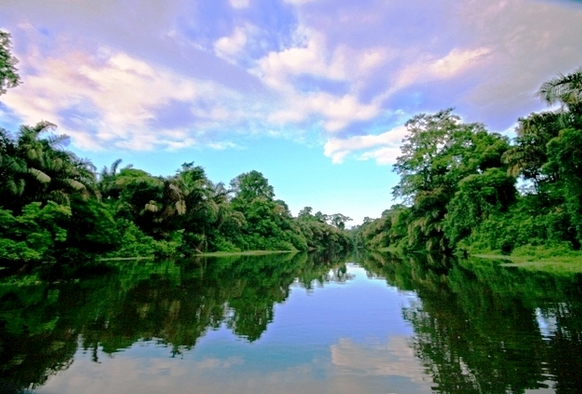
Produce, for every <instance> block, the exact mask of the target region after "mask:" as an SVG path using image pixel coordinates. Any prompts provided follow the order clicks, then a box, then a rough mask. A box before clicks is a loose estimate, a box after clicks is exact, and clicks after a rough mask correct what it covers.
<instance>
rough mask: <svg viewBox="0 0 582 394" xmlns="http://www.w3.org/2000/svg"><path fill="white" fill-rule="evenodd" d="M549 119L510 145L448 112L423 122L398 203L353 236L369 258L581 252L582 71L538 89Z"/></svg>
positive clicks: (537, 116)
mask: <svg viewBox="0 0 582 394" xmlns="http://www.w3.org/2000/svg"><path fill="white" fill-rule="evenodd" d="M537 95H538V96H539V97H540V98H541V99H542V100H543V101H544V102H545V103H547V104H548V105H550V106H553V108H556V107H557V105H559V107H558V108H557V109H552V110H549V111H545V112H540V113H532V114H530V115H528V116H526V117H523V118H520V119H519V120H518V123H517V128H516V137H515V138H514V139H513V140H510V139H509V138H508V137H506V136H503V135H501V134H498V133H492V132H489V131H487V130H486V129H485V126H483V125H482V124H480V123H464V122H462V121H461V119H460V117H459V116H457V115H455V114H454V113H453V112H452V110H451V109H447V110H443V111H440V112H438V113H436V114H420V115H417V116H415V117H413V118H412V119H410V120H409V121H408V122H407V123H406V127H407V129H408V134H407V136H406V137H405V138H404V140H403V145H402V146H401V155H400V156H399V157H398V158H397V161H396V164H395V165H394V171H395V172H396V173H397V174H398V175H400V181H399V183H398V184H397V185H396V186H395V187H394V188H393V195H394V197H395V198H398V199H400V200H401V201H402V202H403V203H402V204H398V205H394V206H392V207H391V208H390V209H387V210H386V211H384V212H383V214H382V217H381V218H378V219H369V218H366V219H365V221H364V223H363V224H362V225H361V226H360V227H358V228H357V229H355V230H354V237H355V239H356V242H357V244H359V245H360V246H367V247H371V248H385V247H393V248H397V249H401V250H433V251H442V252H452V251H455V250H456V251H461V252H496V253H503V254H510V253H512V252H515V251H516V250H517V249H520V250H521V251H522V252H523V251H528V250H529V252H533V253H535V250H536V248H554V249H555V250H556V251H558V252H563V253H569V252H570V251H572V250H578V249H580V244H581V242H582V68H580V69H578V70H577V71H575V72H573V73H571V74H568V75H559V76H558V77H556V78H553V79H551V80H549V81H547V82H544V83H543V84H542V85H541V87H540V89H539V90H538V92H537Z"/></svg>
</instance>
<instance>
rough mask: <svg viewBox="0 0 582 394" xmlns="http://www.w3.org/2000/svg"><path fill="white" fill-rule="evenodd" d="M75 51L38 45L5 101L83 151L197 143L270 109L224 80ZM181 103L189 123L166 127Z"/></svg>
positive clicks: (103, 52)
mask: <svg viewBox="0 0 582 394" xmlns="http://www.w3.org/2000/svg"><path fill="white" fill-rule="evenodd" d="M67 49H68V48H64V49H63V48H61V49H60V51H59V57H58V58H56V57H54V58H53V57H44V56H42V55H41V54H40V51H38V49H37V48H35V47H31V48H30V51H29V54H28V55H27V56H24V57H23V61H22V64H23V65H24V67H23V69H25V70H27V74H25V75H23V80H24V83H23V84H22V85H21V86H19V87H17V88H15V89H12V90H11V92H10V94H9V95H6V96H4V97H3V103H4V104H5V105H7V107H9V108H10V109H11V110H12V111H13V112H14V113H16V115H18V116H19V117H20V118H21V119H22V120H23V122H24V123H26V124H35V123H36V122H38V121H40V120H48V121H51V122H53V123H55V124H57V125H58V126H59V130H58V132H60V133H66V134H68V135H70V136H71V137H72V142H73V144H74V145H75V146H77V147H79V148H81V149H85V150H101V149H112V148H117V149H127V150H138V151H146V150H152V149H154V148H162V149H164V148H167V149H179V148H184V147H189V146H193V145H195V144H197V143H200V141H199V139H198V138H197V137H196V136H197V135H198V134H199V133H201V132H204V130H205V129H208V128H214V129H216V128H217V127H220V126H223V127H224V125H226V124H232V123H236V122H237V121H241V120H242V119H245V120H246V119H252V118H254V117H259V116H260V114H259V113H262V112H263V111H264V110H262V109H260V107H259V109H258V110H255V111H253V110H248V108H245V107H243V104H244V102H243V101H242V100H241V96H240V94H239V93H237V92H234V91H230V90H228V89H226V88H224V87H222V86H220V85H218V84H216V83H213V82H209V81H200V80H195V79H192V78H188V77H185V76H184V75H181V74H178V73H176V72H173V71H171V70H168V69H165V68H162V67H154V66H153V65H151V64H148V63H146V62H144V61H142V60H139V59H136V58H134V57H131V56H129V55H127V54H125V53H119V52H114V51H111V50H101V51H98V52H99V53H98V56H92V55H89V54H87V53H84V52H82V51H78V50H77V51H69V52H67V51H66V50H67ZM177 104H179V105H181V106H184V107H185V109H186V112H185V113H182V114H180V116H181V117H183V118H184V119H179V120H181V121H183V122H185V123H186V124H185V125H184V126H182V127H175V126H169V125H165V124H164V122H163V121H161V120H160V119H159V116H160V114H161V113H162V112H163V111H164V109H165V108H169V110H170V111H171V110H172V107H173V106H174V105H177ZM202 108H204V109H202ZM257 111H258V112H259V113H257ZM172 121H173V119H170V123H171V122H172ZM160 122H161V123H160ZM216 137H217V136H216V135H215V136H213V138H216ZM210 143H213V144H217V142H216V141H215V142H212V141H210ZM218 145H221V144H220V143H218Z"/></svg>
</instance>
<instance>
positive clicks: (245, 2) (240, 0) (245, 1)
mask: <svg viewBox="0 0 582 394" xmlns="http://www.w3.org/2000/svg"><path fill="white" fill-rule="evenodd" d="M228 2H229V3H230V5H231V6H232V8H236V9H241V8H247V7H248V6H249V5H250V0H228Z"/></svg>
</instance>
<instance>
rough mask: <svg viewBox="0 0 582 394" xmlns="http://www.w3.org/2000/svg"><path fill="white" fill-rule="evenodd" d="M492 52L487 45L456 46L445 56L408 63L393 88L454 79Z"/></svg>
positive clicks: (397, 88)
mask: <svg viewBox="0 0 582 394" xmlns="http://www.w3.org/2000/svg"><path fill="white" fill-rule="evenodd" d="M490 52H491V50H490V49H489V48H485V47H482V48H476V49H466V50H461V49H458V48H454V49H453V50H452V51H450V52H449V53H448V54H446V55H445V56H444V57H441V58H437V59H432V58H430V57H429V58H427V59H420V60H418V61H416V62H414V63H412V64H409V65H408V64H407V65H405V66H404V68H402V69H401V70H400V72H399V73H398V76H397V77H396V80H395V83H394V86H393V87H392V90H399V89H402V88H405V87H406V86H408V85H412V84H420V83H423V82H428V81H431V80H448V79H452V78H454V77H456V76H458V75H459V74H461V73H462V72H464V71H467V70H469V69H471V68H473V69H474V68H475V67H476V66H477V65H479V64H478V63H479V62H480V61H483V58H484V57H485V56H486V55H487V54H489V53H490Z"/></svg>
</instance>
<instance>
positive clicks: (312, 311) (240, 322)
mask: <svg viewBox="0 0 582 394" xmlns="http://www.w3.org/2000/svg"><path fill="white" fill-rule="evenodd" d="M581 334H582V284H581V279H580V277H577V276H571V277H554V276H550V275H545V274H531V273H527V272H524V271H521V270H517V269H509V268H503V267H500V266H497V265H495V264H492V263H491V262H486V263H479V262H478V261H473V262H471V261H469V262H466V261H465V262H462V263H461V264H457V263H455V262H451V261H447V260H441V259H436V260H435V259H433V258H429V259H426V258H425V259H421V258H418V257H415V258H407V259H404V260H396V259H393V258H391V257H390V256H382V255H369V256H365V257H361V258H351V259H348V260H346V259H338V258H333V259H330V258H326V257H323V256H306V255H271V256H260V257H238V258H224V259H217V258H214V259H206V260H197V261H189V262H147V261H141V262H120V263H111V264H109V265H108V266H97V265H93V266H90V267H86V268H83V269H73V268H71V267H65V268H61V269H59V270H57V269H55V268H54V267H52V268H50V269H49V268H42V269H41V270H39V271H35V272H29V273H26V274H20V275H19V276H13V277H4V278H2V279H0V392H7V393H19V392H22V391H25V392H34V393H39V394H52V393H54V394H57V393H59V394H60V393H98V394H107V393H136V392H137V393H160V392H168V393H209V394H210V393H259V394H260V393H273V392H277V393H297V394H299V393H356V392H357V393H381V394H387V393H431V392H438V393H554V392H555V393H574V392H580V391H582V335H581Z"/></svg>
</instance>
